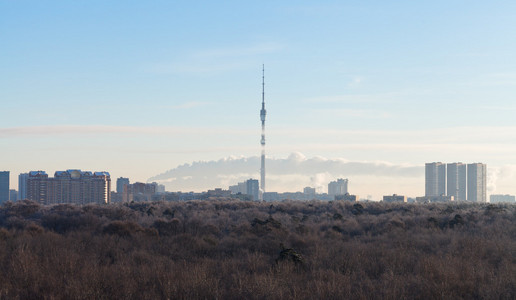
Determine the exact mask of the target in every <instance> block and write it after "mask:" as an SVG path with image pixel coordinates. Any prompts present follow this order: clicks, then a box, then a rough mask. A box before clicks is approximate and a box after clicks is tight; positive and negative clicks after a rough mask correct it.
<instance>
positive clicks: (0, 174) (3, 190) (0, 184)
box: [0, 171, 9, 204]
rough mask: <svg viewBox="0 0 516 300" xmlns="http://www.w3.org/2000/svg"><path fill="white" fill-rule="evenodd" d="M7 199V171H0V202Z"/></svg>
mask: <svg viewBox="0 0 516 300" xmlns="http://www.w3.org/2000/svg"><path fill="white" fill-rule="evenodd" d="M6 201H9V171H0V204H2V203H4V202H6Z"/></svg>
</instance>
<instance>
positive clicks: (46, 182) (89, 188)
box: [27, 170, 111, 205]
mask: <svg viewBox="0 0 516 300" xmlns="http://www.w3.org/2000/svg"><path fill="white" fill-rule="evenodd" d="M27 199H29V200H33V201H36V202H38V203H40V204H45V205H48V204H60V203H72V204H87V203H98V204H107V203H110V202H111V177H110V175H109V173H108V172H89V171H81V170H67V171H57V172H55V174H54V177H53V178H52V177H48V175H47V174H46V173H45V172H44V171H31V172H29V176H28V178H27Z"/></svg>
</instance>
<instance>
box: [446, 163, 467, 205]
mask: <svg viewBox="0 0 516 300" xmlns="http://www.w3.org/2000/svg"><path fill="white" fill-rule="evenodd" d="M446 177H447V179H446V189H447V192H446V195H447V196H453V199H454V200H455V201H466V199H467V198H466V191H467V188H466V187H467V167H466V164H463V163H460V162H458V163H452V164H447V165H446Z"/></svg>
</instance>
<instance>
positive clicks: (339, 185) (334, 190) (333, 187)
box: [328, 178, 348, 196]
mask: <svg viewBox="0 0 516 300" xmlns="http://www.w3.org/2000/svg"><path fill="white" fill-rule="evenodd" d="M347 193H348V180H347V179H342V178H339V179H337V181H332V182H330V183H328V195H329V196H336V195H345V194H347Z"/></svg>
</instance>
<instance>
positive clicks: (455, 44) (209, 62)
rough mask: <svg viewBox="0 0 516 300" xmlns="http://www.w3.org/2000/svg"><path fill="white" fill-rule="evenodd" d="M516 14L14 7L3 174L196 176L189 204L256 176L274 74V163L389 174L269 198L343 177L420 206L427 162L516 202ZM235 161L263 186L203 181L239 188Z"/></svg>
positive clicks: (2, 73) (303, 7)
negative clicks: (201, 194) (480, 167)
mask: <svg viewBox="0 0 516 300" xmlns="http://www.w3.org/2000/svg"><path fill="white" fill-rule="evenodd" d="M515 12H516V2H515V1H453V0H452V1H450V0H448V1H318V2H316V1H254V2H250V1H91V0H88V1H22V0H21V1H10V0H0V103H1V105H0V157H1V160H0V170H2V169H3V170H9V171H11V186H12V187H14V188H16V186H17V175H18V174H19V173H21V172H26V171H30V170H46V171H47V172H48V173H49V174H50V175H52V174H53V173H54V171H56V170H65V169H70V168H79V169H83V170H91V171H102V170H105V171H109V172H110V173H111V175H112V178H113V180H115V179H116V177H119V176H124V177H129V178H130V179H131V181H132V182H134V181H147V180H148V179H149V178H151V177H153V176H155V175H157V174H161V173H165V172H166V171H168V170H174V169H177V168H178V167H180V166H182V170H183V169H185V170H183V171H182V172H183V173H181V174H182V176H183V177H184V178H195V179H197V178H198V180H195V181H194V182H190V183H189V184H188V185H184V186H183V185H182V184H185V183H184V180H183V181H180V180H176V181H174V180H173V179H171V180H169V181H168V183H167V189H168V190H173V191H175V190H185V189H194V190H199V191H200V190H205V189H207V188H211V187H214V186H212V185H213V184H217V183H219V184H221V185H226V186H222V187H227V185H229V184H233V183H236V182H237V181H239V180H241V179H245V178H246V177H251V176H252V177H255V178H258V174H259V163H256V166H254V165H253V163H254V162H258V160H255V156H258V155H259V154H260V143H259V142H260V119H259V110H260V105H261V104H260V102H261V66H262V63H264V64H265V68H266V106H267V111H268V115H267V121H266V136H267V154H268V157H270V159H271V164H274V162H277V161H280V162H281V161H292V160H297V161H318V162H322V161H325V162H343V161H345V162H348V163H357V164H363V165H367V166H379V167H378V168H374V167H372V168H370V169H367V170H370V171H369V173H368V174H357V173H356V171H355V170H354V169H352V168H350V165H349V164H342V165H341V168H337V169H335V168H330V167H328V169H331V170H329V171H326V170H325V169H324V168H320V167H314V171H313V174H310V170H306V169H303V171H302V172H301V171H299V170H296V168H295V167H293V165H292V164H287V165H288V166H289V168H292V169H289V170H286V171H287V173H288V175H285V174H283V175H282V176H283V178H287V177H288V178H289V179H288V180H281V178H282V176H280V175H281V174H278V173H276V174H274V173H270V176H269V177H268V178H269V180H270V182H267V186H268V187H269V191H272V190H276V191H296V190H301V189H302V187H304V186H306V185H317V184H320V182H325V181H329V180H333V179H336V178H337V177H345V178H349V180H350V184H349V185H350V191H351V192H355V193H358V194H360V195H364V196H365V195H373V197H380V196H381V195H383V194H392V193H398V194H406V195H408V196H419V195H422V194H424V172H423V170H424V169H423V166H424V163H425V162H432V161H443V162H455V161H462V162H468V163H469V162H484V163H487V164H488V170H489V173H490V176H489V179H488V180H489V181H490V191H489V193H511V194H516V186H515V185H514V183H515V182H516V124H515V123H516V118H515V117H514V115H515V113H516V101H515V100H516V99H515V95H516V59H515V56H514V54H515V53H516V34H515V32H516V17H515ZM228 160H239V161H242V160H243V161H247V162H248V166H247V168H248V169H247V171H246V172H239V173H238V174H240V175H238V176H237V175H235V176H234V177H231V178H227V177H224V179H221V180H220V181H213V180H212V178H211V179H210V178H207V176H204V177H203V176H201V175H202V173H203V172H206V168H205V167H199V166H210V170H211V171H210V172H215V173H213V174H216V172H217V170H219V169H220V170H221V171H220V172H221V173H224V174H229V173H230V172H228V170H227V168H228V164H227V163H224V162H227V161H228ZM193 162H197V163H195V164H192V163H193ZM185 164H188V165H185ZM354 166H355V165H354ZM382 166H390V167H392V168H394V169H396V170H402V169H403V170H405V169H407V170H411V171H410V172H405V173H403V172H401V173H403V174H401V173H399V172H392V175H390V174H386V173H385V168H383V167H382ZM217 168H219V169H217ZM213 170H215V171H213ZM413 170H419V171H416V172H414V171H413ZM272 171H273V170H271V172H272ZM189 172H190V173H189ZM199 172H200V173H199ZM189 174H190V175H189ZM199 174H201V175H199ZM208 179H209V180H208ZM232 181H235V182H232ZM317 182H319V183H317ZM324 185H325V184H322V185H321V186H324Z"/></svg>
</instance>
